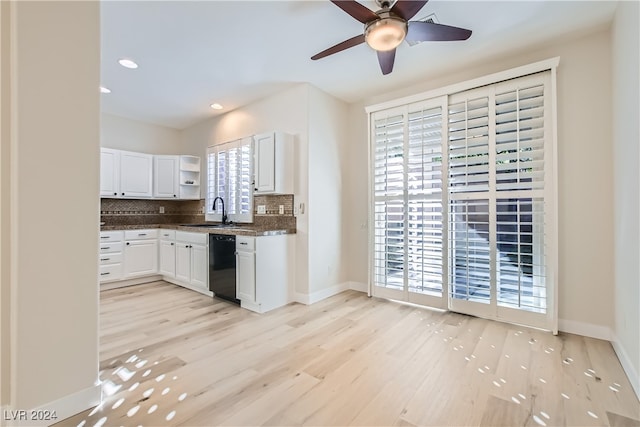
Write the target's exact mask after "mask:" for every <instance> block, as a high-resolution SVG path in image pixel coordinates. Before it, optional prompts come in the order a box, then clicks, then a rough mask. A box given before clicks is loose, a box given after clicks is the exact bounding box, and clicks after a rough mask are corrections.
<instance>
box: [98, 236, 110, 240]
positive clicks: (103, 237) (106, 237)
mask: <svg viewBox="0 0 640 427" xmlns="http://www.w3.org/2000/svg"><path fill="white" fill-rule="evenodd" d="M100 238H101V239H108V238H109V236H100Z"/></svg>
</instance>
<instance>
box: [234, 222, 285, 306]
mask: <svg viewBox="0 0 640 427" xmlns="http://www.w3.org/2000/svg"><path fill="white" fill-rule="evenodd" d="M292 256H293V238H292V236H291V235H286V234H285V235H278V236H259V237H247V236H237V237H236V295H237V298H238V299H239V300H240V306H241V307H242V308H246V309H248V310H252V311H255V312H257V313H265V312H267V311H270V310H273V309H275V308H278V307H282V306H283V305H285V304H287V303H289V301H290V298H289V288H290V285H291V283H292V278H291V272H290V268H289V267H290V266H291V263H290V260H291V259H292Z"/></svg>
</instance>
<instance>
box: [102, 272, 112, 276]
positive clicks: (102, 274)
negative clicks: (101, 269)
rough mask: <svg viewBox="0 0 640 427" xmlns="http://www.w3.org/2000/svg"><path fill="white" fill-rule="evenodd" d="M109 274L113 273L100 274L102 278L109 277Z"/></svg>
mask: <svg viewBox="0 0 640 427" xmlns="http://www.w3.org/2000/svg"><path fill="white" fill-rule="evenodd" d="M109 274H111V273H109V272H107V273H100V275H101V276H108V275H109Z"/></svg>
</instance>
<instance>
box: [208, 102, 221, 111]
mask: <svg viewBox="0 0 640 427" xmlns="http://www.w3.org/2000/svg"><path fill="white" fill-rule="evenodd" d="M210 107H211V108H213V109H214V110H222V108H223V107H222V105H220V104H218V103H216V104H211V106H210Z"/></svg>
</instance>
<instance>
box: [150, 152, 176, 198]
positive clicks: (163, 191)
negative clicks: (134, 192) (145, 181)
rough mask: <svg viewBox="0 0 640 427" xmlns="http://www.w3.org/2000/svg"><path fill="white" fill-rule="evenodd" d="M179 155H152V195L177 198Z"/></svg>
mask: <svg viewBox="0 0 640 427" xmlns="http://www.w3.org/2000/svg"><path fill="white" fill-rule="evenodd" d="M179 170H180V156H153V197H155V198H158V199H177V198H178V195H179V193H180V188H179V185H178V173H179Z"/></svg>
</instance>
